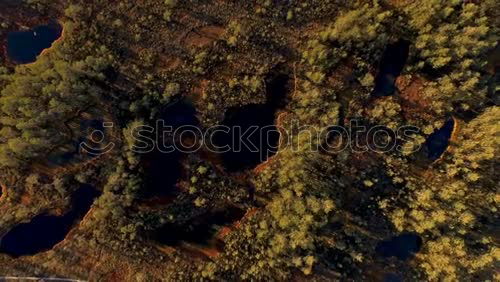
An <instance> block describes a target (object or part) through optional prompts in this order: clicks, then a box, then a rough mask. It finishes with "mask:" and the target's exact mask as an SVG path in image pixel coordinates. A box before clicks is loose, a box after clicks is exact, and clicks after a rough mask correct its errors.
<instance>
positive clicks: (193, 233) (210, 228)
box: [153, 207, 245, 246]
mask: <svg viewBox="0 0 500 282" xmlns="http://www.w3.org/2000/svg"><path fill="white" fill-rule="evenodd" d="M244 215H245V211H244V210H242V209H239V208H237V207H230V208H228V209H225V210H222V211H215V212H213V213H210V214H207V215H205V216H202V217H199V218H196V219H194V220H192V221H191V222H186V223H184V224H182V225H177V224H167V225H164V226H162V227H161V228H160V229H158V230H156V231H155V233H154V234H153V239H154V240H155V241H156V242H158V243H161V244H165V245H168V246H178V245H180V244H181V243H182V242H189V243H194V244H198V245H209V244H210V241H211V240H212V239H213V238H214V236H215V235H216V234H217V232H218V231H219V230H220V228H221V227H223V226H227V225H230V224H232V223H234V222H236V221H238V220H240V219H241V218H242V217H243V216H244Z"/></svg>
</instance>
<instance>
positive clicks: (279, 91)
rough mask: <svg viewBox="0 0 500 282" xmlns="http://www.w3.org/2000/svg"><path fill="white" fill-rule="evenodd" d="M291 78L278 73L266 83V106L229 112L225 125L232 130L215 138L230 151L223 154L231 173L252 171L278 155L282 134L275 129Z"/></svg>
mask: <svg viewBox="0 0 500 282" xmlns="http://www.w3.org/2000/svg"><path fill="white" fill-rule="evenodd" d="M288 81H289V77H288V76H287V75H286V74H283V73H278V74H274V75H270V76H269V77H268V78H267V79H266V93H267V101H266V103H265V104H249V105H245V106H242V107H233V108H229V109H228V110H227V111H226V113H225V118H224V120H223V122H222V125H224V126H227V127H228V128H229V129H230V130H229V132H227V133H219V134H216V135H215V136H214V140H213V141H214V143H215V145H216V146H218V147H225V146H227V148H230V149H229V150H228V151H227V152H225V153H222V159H223V162H224V166H225V167H226V170H227V171H229V172H236V171H242V170H245V169H250V168H253V167H255V166H257V165H258V164H260V163H262V162H264V161H266V160H267V159H268V158H269V157H271V156H273V155H274V154H276V152H277V151H278V145H279V138H280V133H279V131H278V129H277V127H276V125H275V120H276V113H277V111H278V109H280V108H282V107H283V106H284V100H285V97H286V94H287V83H288Z"/></svg>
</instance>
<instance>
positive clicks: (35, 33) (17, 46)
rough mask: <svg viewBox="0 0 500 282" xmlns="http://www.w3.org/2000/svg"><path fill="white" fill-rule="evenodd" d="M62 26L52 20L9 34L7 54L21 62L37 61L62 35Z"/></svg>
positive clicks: (16, 61) (13, 59)
mask: <svg viewBox="0 0 500 282" xmlns="http://www.w3.org/2000/svg"><path fill="white" fill-rule="evenodd" d="M61 33H62V27H61V26H60V25H59V24H58V23H56V22H51V23H49V24H47V25H41V26H37V27H35V28H33V29H32V30H28V31H14V32H10V33H9V34H8V35H7V56H8V57H9V59H11V60H12V61H14V62H15V63H19V64H27V63H32V62H34V61H36V57H37V56H38V55H40V54H41V53H42V51H43V50H44V49H47V48H50V46H52V43H53V42H54V41H56V40H57V39H58V38H59V37H61Z"/></svg>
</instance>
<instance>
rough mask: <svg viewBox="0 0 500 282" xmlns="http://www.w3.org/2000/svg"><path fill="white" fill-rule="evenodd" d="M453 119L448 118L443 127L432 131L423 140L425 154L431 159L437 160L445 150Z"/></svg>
mask: <svg viewBox="0 0 500 282" xmlns="http://www.w3.org/2000/svg"><path fill="white" fill-rule="evenodd" d="M454 126H455V121H454V120H453V119H450V120H448V121H447V122H446V123H445V124H444V126H443V127H441V128H440V129H438V130H436V131H435V132H433V133H432V134H431V135H430V136H429V137H428V138H427V140H426V141H425V146H426V148H427V156H428V158H429V159H431V160H437V159H439V158H440V157H441V155H442V154H443V153H444V152H445V151H446V149H447V148H448V145H449V143H450V138H451V135H452V133H453V128H454Z"/></svg>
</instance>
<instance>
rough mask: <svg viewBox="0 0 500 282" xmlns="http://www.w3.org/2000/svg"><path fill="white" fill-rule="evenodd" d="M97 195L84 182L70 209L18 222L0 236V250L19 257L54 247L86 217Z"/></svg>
mask: <svg viewBox="0 0 500 282" xmlns="http://www.w3.org/2000/svg"><path fill="white" fill-rule="evenodd" d="M97 195H98V192H97V191H96V190H95V189H94V188H93V187H91V186H89V185H83V186H82V187H81V188H79V189H78V190H77V191H76V192H75V193H74V194H73V199H72V210H71V211H70V212H68V213H66V214H65V215H63V216H54V215H46V214H43V215H38V216H36V217H34V218H33V219H32V220H31V221H30V222H28V223H21V224H19V225H17V226H15V227H14V228H12V229H11V230H10V231H9V232H8V233H7V234H5V236H3V237H2V238H1V239H0V252H2V253H5V254H9V255H11V256H13V257H19V256H26V255H34V254H36V253H39V252H43V251H47V250H50V249H52V247H54V246H55V245H56V244H57V243H59V242H61V241H62V240H64V238H65V237H66V235H67V234H68V233H69V231H70V230H71V228H72V227H73V226H74V224H75V223H76V222H77V221H78V220H81V219H82V218H83V216H84V215H85V214H86V213H87V212H88V210H89V209H90V207H91V206H92V203H93V202H94V199H95V197H97Z"/></svg>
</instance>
